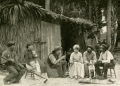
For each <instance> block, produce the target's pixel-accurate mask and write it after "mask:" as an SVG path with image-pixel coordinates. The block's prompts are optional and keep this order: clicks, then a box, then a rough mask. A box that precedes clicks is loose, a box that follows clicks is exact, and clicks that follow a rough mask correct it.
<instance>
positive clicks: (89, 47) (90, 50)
mask: <svg viewBox="0 0 120 86" xmlns="http://www.w3.org/2000/svg"><path fill="white" fill-rule="evenodd" d="M92 50H93V47H92V46H91V45H88V46H87V52H88V53H91V52H92Z"/></svg>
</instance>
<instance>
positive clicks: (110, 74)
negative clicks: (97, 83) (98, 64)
mask: <svg viewBox="0 0 120 86" xmlns="http://www.w3.org/2000/svg"><path fill="white" fill-rule="evenodd" d="M110 75H111V77H112V71H111V69H110Z"/></svg>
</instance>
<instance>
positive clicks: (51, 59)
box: [49, 54, 65, 64]
mask: <svg viewBox="0 0 120 86" xmlns="http://www.w3.org/2000/svg"><path fill="white" fill-rule="evenodd" d="M64 58H65V56H62V57H61V58H59V59H58V60H56V58H55V57H54V56H53V55H52V54H51V55H50V56H49V59H50V61H51V62H52V63H53V64H57V63H58V62H60V61H61V60H62V59H64Z"/></svg>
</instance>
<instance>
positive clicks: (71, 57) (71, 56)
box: [70, 53, 73, 63]
mask: <svg viewBox="0 0 120 86" xmlns="http://www.w3.org/2000/svg"><path fill="white" fill-rule="evenodd" d="M72 62H73V53H72V54H71V55H70V63H72Z"/></svg>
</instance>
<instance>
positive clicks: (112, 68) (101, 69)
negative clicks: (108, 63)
mask: <svg viewBox="0 0 120 86" xmlns="http://www.w3.org/2000/svg"><path fill="white" fill-rule="evenodd" d="M114 63H115V65H114V66H113V67H109V68H108V69H109V70H110V76H111V77H112V74H114V76H115V78H117V77H116V72H115V66H116V63H117V59H116V58H114ZM112 70H113V72H114V73H112ZM100 71H101V72H102V75H103V68H100Z"/></svg>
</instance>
